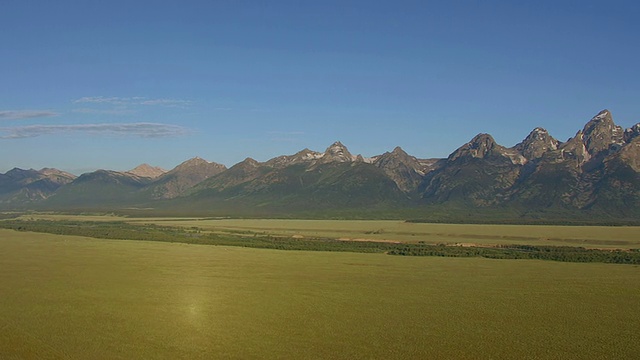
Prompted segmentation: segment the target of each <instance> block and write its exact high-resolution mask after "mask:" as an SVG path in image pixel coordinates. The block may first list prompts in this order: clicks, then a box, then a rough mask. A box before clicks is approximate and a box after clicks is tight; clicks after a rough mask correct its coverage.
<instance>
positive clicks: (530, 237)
mask: <svg viewBox="0 0 640 360" xmlns="http://www.w3.org/2000/svg"><path fill="white" fill-rule="evenodd" d="M18 219H21V220H39V219H40V220H47V221H69V220H70V221H93V222H100V221H105V222H117V221H121V222H126V223H129V224H154V225H159V226H175V227H180V228H198V229H200V230H203V231H206V232H211V233H216V234H221V235H260V236H265V235H269V236H278V237H289V238H290V237H294V238H328V239H342V240H373V241H389V242H403V243H417V242H424V243H427V244H441V243H446V244H456V243H459V244H475V245H511V244H520V245H543V246H580V247H585V248H601V249H640V236H638V234H640V226H569V225H496V224H488V225H485V224H433V223H411V222H405V221H401V220H293V219H225V218H221V219H210V218H127V217H119V216H108V215H63V214H41V213H40V214H30V215H24V216H21V217H19V218H18Z"/></svg>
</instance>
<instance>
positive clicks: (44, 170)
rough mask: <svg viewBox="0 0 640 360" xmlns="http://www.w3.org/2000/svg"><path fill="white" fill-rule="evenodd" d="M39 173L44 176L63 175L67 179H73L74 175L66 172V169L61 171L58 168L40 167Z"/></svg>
mask: <svg viewBox="0 0 640 360" xmlns="http://www.w3.org/2000/svg"><path fill="white" fill-rule="evenodd" d="M38 172H39V173H40V174H42V175H44V176H60V177H65V178H69V179H75V178H76V176H75V175H73V174H71V173H68V172H66V171H62V170H58V169H54V168H42V169H40V170H39V171H38Z"/></svg>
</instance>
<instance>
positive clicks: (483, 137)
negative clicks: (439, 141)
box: [449, 134, 498, 161]
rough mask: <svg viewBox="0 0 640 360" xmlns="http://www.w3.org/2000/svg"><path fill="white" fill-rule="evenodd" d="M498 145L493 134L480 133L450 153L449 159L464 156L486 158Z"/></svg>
mask: <svg viewBox="0 0 640 360" xmlns="http://www.w3.org/2000/svg"><path fill="white" fill-rule="evenodd" d="M496 146H498V144H497V143H496V141H495V140H494V139H493V136H491V135H489V134H478V135H476V136H474V137H473V139H471V141H469V142H468V143H466V144H464V145H462V146H461V147H459V148H458V149H457V150H456V151H454V152H453V153H452V154H451V155H449V160H450V161H453V160H456V159H458V158H461V157H463V156H471V157H474V158H484V157H485V156H486V155H487V154H488V153H489V152H491V150H493V148H495V147H496Z"/></svg>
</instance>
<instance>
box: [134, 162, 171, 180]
mask: <svg viewBox="0 0 640 360" xmlns="http://www.w3.org/2000/svg"><path fill="white" fill-rule="evenodd" d="M166 172H167V170H165V169H163V168H160V167H157V166H151V165H149V164H142V165H138V166H136V167H135V168H133V169H131V170H129V171H127V173H129V174H133V175H136V176H140V177H146V178H150V179H155V178H157V177H158V176H160V175H162V174H164V173H166Z"/></svg>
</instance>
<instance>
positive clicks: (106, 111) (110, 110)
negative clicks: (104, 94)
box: [71, 108, 135, 115]
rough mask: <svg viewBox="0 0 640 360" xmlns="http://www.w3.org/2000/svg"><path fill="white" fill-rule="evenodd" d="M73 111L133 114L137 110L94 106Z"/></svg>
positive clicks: (81, 112)
mask: <svg viewBox="0 0 640 360" xmlns="http://www.w3.org/2000/svg"><path fill="white" fill-rule="evenodd" d="M71 112H74V113H80V114H106V115H127V114H133V113H135V111H133V110H129V109H126V108H125V109H122V108H117V109H92V108H79V109H73V110H71Z"/></svg>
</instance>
